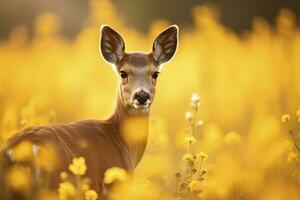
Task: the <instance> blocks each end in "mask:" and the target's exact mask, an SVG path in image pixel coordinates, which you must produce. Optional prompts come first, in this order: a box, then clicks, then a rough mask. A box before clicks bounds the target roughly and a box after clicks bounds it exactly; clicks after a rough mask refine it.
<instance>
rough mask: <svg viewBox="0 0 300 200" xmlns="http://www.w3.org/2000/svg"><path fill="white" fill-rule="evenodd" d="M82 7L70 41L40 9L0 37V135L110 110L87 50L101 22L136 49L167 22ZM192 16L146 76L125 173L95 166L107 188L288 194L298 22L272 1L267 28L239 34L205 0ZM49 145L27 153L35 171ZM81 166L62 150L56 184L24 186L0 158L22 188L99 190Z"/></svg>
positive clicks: (293, 185) (161, 195)
mask: <svg viewBox="0 0 300 200" xmlns="http://www.w3.org/2000/svg"><path fill="white" fill-rule="evenodd" d="M90 9H91V11H92V12H91V13H92V14H91V16H90V17H89V19H88V20H87V22H86V24H85V26H84V27H83V28H82V30H81V31H80V33H79V34H78V35H77V36H76V37H75V38H74V40H69V39H66V38H64V37H63V36H61V35H60V34H59V30H60V19H59V18H57V17H56V16H55V15H53V14H52V13H49V12H46V13H43V14H42V15H40V16H39V17H38V18H37V19H36V20H35V24H34V27H35V30H34V37H33V38H30V37H29V36H28V32H27V29H26V27H23V26H19V27H17V28H15V29H14V30H13V31H12V32H11V34H10V37H9V39H8V40H3V41H0V144H3V143H4V141H5V140H6V139H7V138H8V137H9V136H11V135H12V134H13V133H15V132H16V131H17V130H20V129H23V128H25V127H29V126H33V125H41V124H48V123H62V122H70V121H75V120H79V119H86V118H96V119H104V118H106V117H108V116H109V115H110V114H111V113H112V112H113V109H114V105H115V98H116V95H117V89H118V87H117V86H118V82H117V76H116V75H115V74H114V71H113V70H112V68H111V67H110V66H109V65H108V64H107V63H106V62H105V61H104V60H103V59H102V57H101V55H100V53H99V38H100V30H99V29H100V26H101V25H102V24H109V25H110V26H112V27H113V28H115V29H116V30H118V31H119V33H120V34H121V35H122V37H123V38H124V39H125V41H126V49H127V50H128V51H140V50H142V51H145V52H150V50H151V47H152V42H153V40H154V39H155V37H156V35H157V34H158V33H160V31H161V30H163V29H165V28H166V27H168V26H169V25H170V23H169V22H167V21H163V20H157V21H155V22H153V23H152V25H151V26H150V27H149V31H148V32H147V34H145V33H140V32H138V31H137V30H135V29H133V28H129V27H127V26H126V25H125V24H124V23H123V21H122V20H121V17H120V16H118V13H117V11H116V9H115V8H114V6H113V4H112V3H111V2H110V1H108V0H102V1H96V0H92V1H91V2H90ZM193 15H194V25H193V26H192V27H189V28H182V29H180V33H179V36H180V38H179V39H180V42H179V48H178V51H177V54H176V56H175V57H174V59H173V60H172V61H171V62H170V63H168V64H166V65H165V66H164V68H163V70H162V75H161V76H160V77H159V79H158V83H157V95H156V97H155V101H154V104H153V105H152V110H151V118H150V127H149V128H150V133H149V140H148V145H147V148H146V152H145V155H144V157H143V159H142V161H141V163H140V164H139V165H138V167H137V169H136V170H135V172H134V173H133V174H127V173H126V171H124V170H123V169H119V168H112V169H110V170H109V171H107V173H106V175H107V176H106V179H105V180H106V181H108V182H109V183H114V185H113V187H112V189H111V191H110V192H109V193H108V194H107V195H106V196H107V198H108V199H116V200H120V199H124V200H127V199H128V200H148V199H149V200H156V199H163V200H170V199H188V200H190V199H193V200H194V199H206V200H282V199H287V198H288V199H289V200H299V199H300V149H299V146H300V107H299V106H300V78H299V77H300V29H299V27H297V26H296V25H295V21H296V19H295V17H294V15H293V13H291V12H290V11H288V10H285V9H283V10H281V11H280V13H279V15H278V17H277V18H276V26H275V27H271V26H270V25H269V24H268V23H267V22H265V21H264V20H263V19H260V18H256V19H254V20H253V28H252V30H251V31H249V32H247V33H244V34H243V35H237V34H235V33H234V32H232V31H231V30H229V29H228V28H226V27H224V26H223V25H222V24H220V23H219V20H218V15H217V13H216V12H214V10H213V9H211V8H208V7H195V8H194V9H193ZM28 146H29V148H30V149H31V144H30V142H28V141H27V142H26V141H25V142H24V143H21V144H19V145H18V146H17V148H16V149H14V151H15V152H16V153H15V155H16V156H17V157H16V159H18V160H22V161H24V160H25V161H26V160H30V159H31V157H32V155H31V153H32V152H31V151H27V150H26V149H28ZM49 149H50V150H49ZM49 149H46V148H45V150H44V151H43V156H41V157H40V158H39V159H38V161H37V162H39V163H40V164H41V166H43V167H44V168H45V169H46V171H51V168H52V167H53V166H54V165H55V163H56V159H57V158H55V157H54V156H53V154H52V152H51V148H49ZM88 167H89V166H86V165H85V160H84V158H82V157H81V158H76V159H74V160H73V163H70V166H69V169H70V171H68V172H62V174H61V184H60V185H59V188H57V190H56V191H49V190H47V188H44V187H42V186H39V187H36V186H35V184H34V183H33V182H34V181H33V180H34V178H33V177H31V176H32V174H31V172H30V171H28V170H27V169H24V168H12V169H9V170H5V171H4V169H1V168H0V177H4V180H5V181H4V183H3V184H5V185H6V186H9V187H11V188H13V189H15V190H17V191H20V192H21V193H23V194H24V196H26V197H27V199H36V200H73V199H75V200H96V199H102V195H100V194H97V193H96V192H95V191H94V188H90V185H89V181H88V180H87V179H85V176H84V175H85V171H86V168H88ZM0 186H2V185H0ZM6 186H5V187H4V186H3V187H0V196H3V197H4V196H5V193H6ZM33 191H34V192H33ZM0 199H2V198H0Z"/></svg>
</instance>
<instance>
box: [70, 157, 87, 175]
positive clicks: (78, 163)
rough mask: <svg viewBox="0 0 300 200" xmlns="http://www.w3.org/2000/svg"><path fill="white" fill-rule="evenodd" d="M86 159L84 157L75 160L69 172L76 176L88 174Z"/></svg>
mask: <svg viewBox="0 0 300 200" xmlns="http://www.w3.org/2000/svg"><path fill="white" fill-rule="evenodd" d="M86 169H87V168H86V165H85V159H84V158H83V157H79V158H74V159H73V162H72V164H71V165H69V170H70V171H71V172H72V173H73V174H75V175H80V176H82V175H84V174H85V172H86Z"/></svg>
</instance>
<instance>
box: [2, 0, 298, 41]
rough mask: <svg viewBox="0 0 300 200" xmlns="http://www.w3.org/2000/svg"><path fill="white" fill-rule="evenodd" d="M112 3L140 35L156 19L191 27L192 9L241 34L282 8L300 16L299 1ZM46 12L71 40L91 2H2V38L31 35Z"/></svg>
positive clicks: (135, 0)
mask: <svg viewBox="0 0 300 200" xmlns="http://www.w3.org/2000/svg"><path fill="white" fill-rule="evenodd" d="M112 3H113V4H114V5H115V8H116V10H117V12H118V14H119V15H120V17H121V18H122V20H123V21H124V23H125V24H126V25H127V26H130V27H134V28H137V29H138V30H140V31H147V30H148V29H149V25H150V24H151V23H152V22H153V21H154V20H157V19H166V20H168V21H170V22H172V23H176V24H178V25H180V26H185V27H186V26H191V25H192V24H193V16H192V14H191V9H192V8H193V7H194V6H196V5H207V4H209V5H211V6H215V8H216V9H218V11H219V13H220V16H221V17H220V21H221V23H222V24H224V25H225V26H227V27H229V28H231V29H232V30H234V31H236V32H238V33H241V32H244V31H246V30H249V29H251V24H252V20H253V18H254V17H263V18H264V19H266V20H267V21H268V22H270V23H271V24H273V25H274V23H275V21H274V18H275V17H276V16H277V15H278V12H279V10H280V9H281V8H287V9H289V10H291V11H293V12H294V13H297V15H298V14H299V13H300V2H299V1H297V0H284V1H282V0H264V1H260V0H188V1H172V0H163V1H160V0H152V1H147V0H131V1H121V0H112ZM44 11H52V12H53V13H55V14H56V15H57V16H58V17H59V18H60V20H61V22H62V30H61V31H62V33H63V34H64V35H65V36H67V37H70V38H72V37H74V36H75V35H76V34H78V32H79V31H80V30H81V28H82V27H83V25H84V24H85V22H86V20H87V18H88V16H89V15H90V10H89V1H85V0H65V1H59V0H44V1H38V0H28V1H22V0H1V2H0V27H1V29H0V36H1V37H2V38H3V37H7V35H8V34H9V32H10V31H11V29H12V28H13V27H14V26H16V25H20V24H23V25H27V26H28V27H30V32H31V33H32V25H33V21H34V19H35V18H36V17H37V16H38V15H39V14H40V13H42V12H44ZM98 12H101V11H98ZM298 16H299V15H298Z"/></svg>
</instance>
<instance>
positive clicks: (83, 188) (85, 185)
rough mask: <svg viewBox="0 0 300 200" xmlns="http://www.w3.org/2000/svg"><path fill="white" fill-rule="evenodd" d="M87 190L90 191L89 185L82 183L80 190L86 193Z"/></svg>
mask: <svg viewBox="0 0 300 200" xmlns="http://www.w3.org/2000/svg"><path fill="white" fill-rule="evenodd" d="M89 189H90V185H89V184H87V183H83V184H82V185H81V190H82V191H87V190H89Z"/></svg>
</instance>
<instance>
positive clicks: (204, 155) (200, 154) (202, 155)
mask: <svg viewBox="0 0 300 200" xmlns="http://www.w3.org/2000/svg"><path fill="white" fill-rule="evenodd" d="M196 157H197V158H201V159H206V158H207V157H208V155H207V154H206V153H204V152H203V151H200V152H199V153H196Z"/></svg>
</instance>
